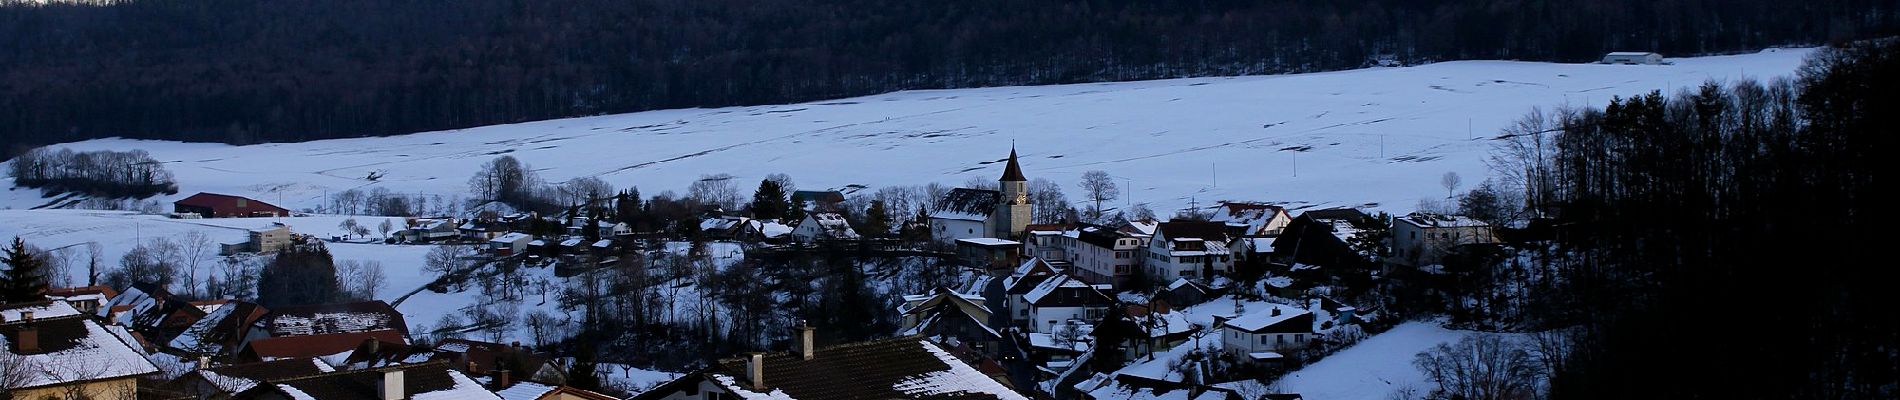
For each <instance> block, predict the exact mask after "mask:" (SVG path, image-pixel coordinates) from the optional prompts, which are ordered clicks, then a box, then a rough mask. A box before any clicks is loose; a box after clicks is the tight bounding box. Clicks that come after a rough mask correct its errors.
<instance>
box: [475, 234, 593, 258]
mask: <svg viewBox="0 0 1900 400" xmlns="http://www.w3.org/2000/svg"><path fill="white" fill-rule="evenodd" d="M531 241H534V235H529V234H526V233H521V232H508V234H506V235H501V236H498V237H495V238H494V239H489V240H488V251H489V254H493V255H494V256H495V257H508V256H513V255H516V254H522V253H523V252H526V251H527V250H528V242H531ZM576 243H578V242H576Z"/></svg>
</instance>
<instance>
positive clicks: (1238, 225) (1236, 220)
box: [1208, 202, 1293, 237]
mask: <svg viewBox="0 0 1900 400" xmlns="http://www.w3.org/2000/svg"><path fill="white" fill-rule="evenodd" d="M1208 220H1209V221H1213V222H1219V223H1221V224H1224V225H1226V226H1227V234H1228V235H1232V236H1236V237H1239V236H1270V235H1278V234H1280V231H1281V230H1284V229H1286V225H1287V224H1290V223H1293V215H1291V214H1287V212H1286V208H1283V207H1280V206H1276V205H1272V204H1265V203H1250V202H1221V205H1220V207H1219V208H1218V209H1216V210H1215V212H1214V215H1213V216H1212V217H1209V218H1208Z"/></svg>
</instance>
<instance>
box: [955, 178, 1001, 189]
mask: <svg viewBox="0 0 1900 400" xmlns="http://www.w3.org/2000/svg"><path fill="white" fill-rule="evenodd" d="M963 187H965V188H970V189H983V190H998V187H997V183H996V181H994V180H990V179H989V178H984V177H981V176H972V177H970V178H969V179H964V180H963Z"/></svg>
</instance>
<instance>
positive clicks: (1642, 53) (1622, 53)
mask: <svg viewBox="0 0 1900 400" xmlns="http://www.w3.org/2000/svg"><path fill="white" fill-rule="evenodd" d="M1651 54H1656V53H1655V52H1648V51H1612V52H1610V54H1606V55H1610V56H1617V57H1644V56H1648V55H1651ZM1657 55H1660V54H1657Z"/></svg>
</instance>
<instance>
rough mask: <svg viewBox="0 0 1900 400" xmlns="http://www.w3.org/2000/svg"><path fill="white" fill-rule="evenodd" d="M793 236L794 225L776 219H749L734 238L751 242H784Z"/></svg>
mask: <svg viewBox="0 0 1900 400" xmlns="http://www.w3.org/2000/svg"><path fill="white" fill-rule="evenodd" d="M791 238H792V227H791V226H787V225H785V224H781V223H779V222H778V221H774V220H762V219H753V220H747V221H746V222H745V224H743V225H740V226H739V232H738V233H736V234H734V235H733V239H737V240H740V241H745V242H751V243H771V244H782V243H785V242H786V241H788V240H791Z"/></svg>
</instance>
